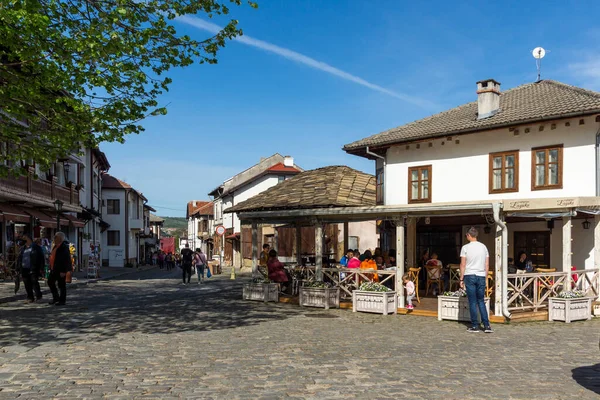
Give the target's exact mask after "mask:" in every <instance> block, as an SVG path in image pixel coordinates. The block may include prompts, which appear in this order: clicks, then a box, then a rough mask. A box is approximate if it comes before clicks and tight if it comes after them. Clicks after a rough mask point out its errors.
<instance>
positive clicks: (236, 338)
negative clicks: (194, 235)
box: [0, 269, 600, 399]
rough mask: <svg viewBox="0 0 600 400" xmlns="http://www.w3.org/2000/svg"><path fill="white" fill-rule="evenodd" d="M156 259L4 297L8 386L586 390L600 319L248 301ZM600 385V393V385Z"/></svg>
mask: <svg viewBox="0 0 600 400" xmlns="http://www.w3.org/2000/svg"><path fill="white" fill-rule="evenodd" d="M178 271H179V270H177V269H176V270H175V271H172V272H166V271H161V270H152V271H145V272H142V273H140V274H138V275H137V276H135V277H134V278H132V276H128V277H126V278H123V279H117V280H113V281H107V282H99V283H96V284H90V285H87V286H84V287H81V288H78V289H76V290H73V291H72V292H71V293H69V298H68V301H67V302H68V305H67V306H66V307H50V306H48V305H46V304H45V302H44V303H43V304H35V305H28V304H24V303H23V302H22V301H18V302H12V303H7V304H2V305H0V319H1V325H0V398H2V399H11V398H22V399H29V398H33V399H36V398H38V399H39V398H51V397H53V396H58V397H61V398H123V399H131V398H214V399H223V398H247V399H256V398H265V399H266V398H270V399H274V398H313V399H324V398H363V399H384V398H389V399H392V398H394V399H398V398H411V399H415V398H416V399H420V398H423V399H432V398H444V399H459V398H478V399H481V398H490V399H492V398H495V399H498V398H522V399H531V398H546V399H571V398H579V399H587V398H596V397H597V396H598V393H600V364H598V363H599V362H600V352H599V349H598V337H599V335H600V321H598V320H592V321H589V322H582V323H573V324H571V325H570V326H569V325H566V324H561V323H546V322H540V323H524V324H513V325H495V326H494V329H495V333H494V334H483V333H480V334H467V333H466V332H465V327H464V326H463V325H460V324H456V323H451V322H438V321H437V320H436V319H433V318H424V317H414V316H389V317H383V316H380V315H370V314H357V313H352V312H351V311H348V310H330V311H324V310H318V309H302V308H299V307H298V306H294V305H287V304H263V303H257V302H244V301H242V300H241V285H242V283H243V282H244V280H245V279H246V278H247V277H238V279H237V280H235V281H231V280H229V275H228V274H227V272H228V271H225V272H226V274H223V275H220V276H217V277H213V278H211V279H210V280H209V281H208V283H207V284H205V285H197V284H195V283H194V284H193V285H190V286H183V285H181V283H180V281H179V280H178V278H179V273H178ZM594 391H595V392H594Z"/></svg>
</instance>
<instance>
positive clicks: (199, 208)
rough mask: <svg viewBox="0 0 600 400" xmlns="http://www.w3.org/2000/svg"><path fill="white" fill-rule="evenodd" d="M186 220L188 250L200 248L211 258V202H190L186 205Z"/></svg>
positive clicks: (212, 214)
mask: <svg viewBox="0 0 600 400" xmlns="http://www.w3.org/2000/svg"><path fill="white" fill-rule="evenodd" d="M186 217H187V220H188V234H187V239H188V241H187V243H189V245H190V248H193V249H197V248H200V249H202V251H203V252H204V253H205V254H206V255H207V257H212V251H213V247H212V245H213V243H212V242H213V233H214V222H213V221H214V218H213V217H214V204H213V202H212V201H197V200H194V201H190V202H188V204H187V211H186Z"/></svg>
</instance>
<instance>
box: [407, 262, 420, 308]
mask: <svg viewBox="0 0 600 400" xmlns="http://www.w3.org/2000/svg"><path fill="white" fill-rule="evenodd" d="M420 272H421V267H419V268H413V267H409V268H408V278H409V279H410V280H411V281H413V283H414V284H415V297H416V298H417V302H418V303H419V304H421V299H420V298H419V273H420Z"/></svg>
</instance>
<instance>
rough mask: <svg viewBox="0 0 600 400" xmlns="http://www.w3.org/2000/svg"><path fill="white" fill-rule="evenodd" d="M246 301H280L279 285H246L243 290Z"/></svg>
mask: <svg viewBox="0 0 600 400" xmlns="http://www.w3.org/2000/svg"><path fill="white" fill-rule="evenodd" d="M243 296H244V300H256V301H264V302H265V303H266V302H268V301H274V302H278V301H279V284H278V283H246V284H244V289H243Z"/></svg>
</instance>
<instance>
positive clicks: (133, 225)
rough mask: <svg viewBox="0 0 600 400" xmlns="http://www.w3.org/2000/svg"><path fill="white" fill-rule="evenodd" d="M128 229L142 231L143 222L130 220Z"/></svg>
mask: <svg viewBox="0 0 600 400" xmlns="http://www.w3.org/2000/svg"><path fill="white" fill-rule="evenodd" d="M129 229H130V230H132V231H134V230H142V229H144V220H143V219H141V218H137V219H135V218H131V219H130V220H129Z"/></svg>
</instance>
